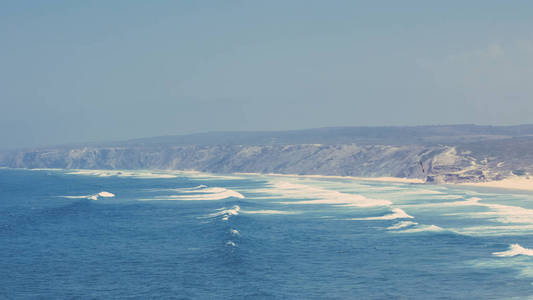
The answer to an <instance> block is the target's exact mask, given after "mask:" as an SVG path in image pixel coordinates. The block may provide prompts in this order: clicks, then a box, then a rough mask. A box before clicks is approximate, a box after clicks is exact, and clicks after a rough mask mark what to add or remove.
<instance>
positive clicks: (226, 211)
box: [208, 205, 241, 221]
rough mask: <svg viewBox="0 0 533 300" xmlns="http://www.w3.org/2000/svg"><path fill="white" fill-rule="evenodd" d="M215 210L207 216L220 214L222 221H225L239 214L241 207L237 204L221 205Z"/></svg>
mask: <svg viewBox="0 0 533 300" xmlns="http://www.w3.org/2000/svg"><path fill="white" fill-rule="evenodd" d="M217 210H218V211H217V212H215V213H212V214H209V215H208V217H218V216H222V221H227V220H229V218H230V217H231V216H237V215H238V214H239V211H240V210H241V207H240V206H238V205H234V206H233V207H232V208H225V207H223V208H219V209H217Z"/></svg>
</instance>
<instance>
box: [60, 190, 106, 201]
mask: <svg viewBox="0 0 533 300" xmlns="http://www.w3.org/2000/svg"><path fill="white" fill-rule="evenodd" d="M60 197H62V198H67V199H89V200H98V198H99V197H103V198H111V197H115V194H113V193H110V192H106V191H102V192H100V193H98V194H94V195H83V196H60Z"/></svg>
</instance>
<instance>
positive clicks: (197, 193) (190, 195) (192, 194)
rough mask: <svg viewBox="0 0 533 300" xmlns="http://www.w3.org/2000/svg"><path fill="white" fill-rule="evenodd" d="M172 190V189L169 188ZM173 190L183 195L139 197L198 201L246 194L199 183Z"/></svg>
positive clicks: (241, 196)
mask: <svg viewBox="0 0 533 300" xmlns="http://www.w3.org/2000/svg"><path fill="white" fill-rule="evenodd" d="M169 191H170V190H169ZM171 191H178V192H180V193H181V194H182V195H169V196H160V197H156V198H149V199H139V200H142V201H149V200H183V201H197V200H222V199H227V198H231V197H233V198H238V199H244V198H245V197H244V195H243V194H241V193H239V192H237V191H234V190H230V189H226V188H222V187H207V186H205V185H199V186H197V187H194V188H183V189H172V190H171Z"/></svg>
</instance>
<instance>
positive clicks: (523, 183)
mask: <svg viewBox="0 0 533 300" xmlns="http://www.w3.org/2000/svg"><path fill="white" fill-rule="evenodd" d="M454 185H458V186H470V187H486V188H497V189H506V190H521V191H529V192H533V178H530V177H518V176H515V177H508V178H505V179H502V180H495V181H487V182H463V183H454Z"/></svg>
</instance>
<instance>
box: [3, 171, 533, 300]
mask: <svg viewBox="0 0 533 300" xmlns="http://www.w3.org/2000/svg"><path fill="white" fill-rule="evenodd" d="M532 237H533V195H531V194H525V193H518V192H509V191H496V190H493V191H491V190H479V189H478V190H475V189H461V188H452V187H444V186H431V185H417V184H404V183H386V182H370V181H368V182H366V181H353V180H347V179H325V178H302V177H277V176H258V175H257V176H256V175H230V176H218V175H209V174H202V173H193V172H167V173H164V172H148V171H137V172H134V171H130V172H128V171H122V172H119V171H79V172H76V171H66V170H11V169H0V267H1V272H0V298H7V299H26V298H40V299H43V298H44V299H64V298H82V299H85V298H90V299H94V298H98V299H108V298H175V299H384V298H385V299H388V298H392V299H509V298H513V297H515V298H517V299H522V298H526V297H529V296H532V295H533V285H532V283H533V256H532V255H533V250H530V248H533V238H532Z"/></svg>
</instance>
